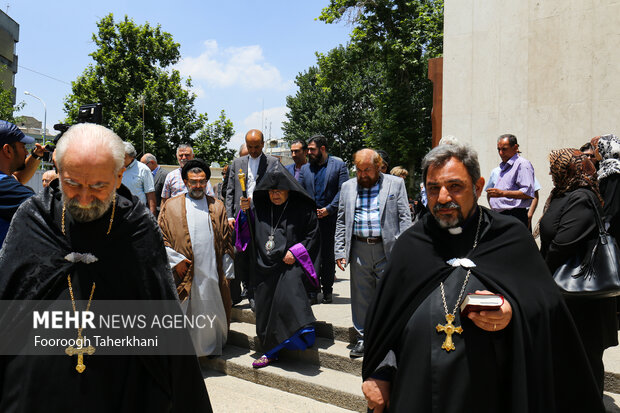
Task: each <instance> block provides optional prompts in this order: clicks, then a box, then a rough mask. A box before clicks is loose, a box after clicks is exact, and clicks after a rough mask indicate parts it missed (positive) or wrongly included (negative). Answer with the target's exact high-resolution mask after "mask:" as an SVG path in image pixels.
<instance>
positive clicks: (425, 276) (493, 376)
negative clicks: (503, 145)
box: [363, 208, 604, 412]
mask: <svg viewBox="0 0 620 413" xmlns="http://www.w3.org/2000/svg"><path fill="white" fill-rule="evenodd" d="M480 213H481V214H482V222H481V229H480V240H479V243H478V246H477V247H476V248H475V249H473V250H472V246H473V243H474V236H475V233H476V227H477V220H478V216H479V215H478V214H480ZM451 258H469V259H470V260H471V261H473V262H474V264H475V265H476V267H474V268H472V278H471V279H470V281H469V283H468V286H469V287H468V289H469V292H472V291H473V290H475V289H481V288H484V289H487V290H490V291H491V292H493V293H498V294H501V295H503V296H504V297H505V298H506V299H507V300H508V301H509V302H510V304H511V306H512V311H513V315H512V320H511V322H510V324H509V325H508V327H506V328H505V329H504V330H501V331H498V332H487V331H484V330H482V329H479V328H478V327H476V326H475V325H474V324H473V322H471V321H470V320H468V319H458V318H457V320H456V321H455V324H456V325H462V327H463V333H462V334H460V335H459V334H454V335H453V338H454V343H455V347H456V350H455V351H454V352H449V353H448V352H446V351H445V350H442V349H441V348H440V347H441V343H442V342H443V340H444V338H445V334H443V333H438V332H437V331H436V326H437V324H445V311H444V309H443V300H442V298H441V292H440V282H441V281H444V282H445V289H446V302H447V305H448V309H449V311H450V312H451V311H452V310H453V308H454V307H453V306H454V305H455V302H456V300H457V298H458V295H459V291H460V289H461V286H462V285H463V280H464V274H465V272H466V270H465V269H464V268H456V269H454V268H453V267H451V266H450V265H448V264H447V263H446V261H447V260H450V259H451ZM457 313H458V310H457ZM366 324H367V326H368V327H367V333H366V340H365V354H364V365H363V377H364V379H367V378H368V377H370V376H372V375H373V374H376V372H377V368H378V367H379V366H380V364H382V361H383V360H384V358H385V357H386V355H387V354H388V352H389V351H390V350H392V351H393V352H394V354H395V356H396V365H397V369H396V372H395V374H394V376H393V378H392V393H391V400H393V401H394V403H395V405H392V407H391V409H392V410H391V411H414V410H416V411H417V410H419V411H441V412H471V411H476V412H497V411H503V412H560V411H588V412H594V411H604V408H603V404H602V401H601V399H600V396H599V395H598V393H597V389H596V384H595V382H594V378H593V376H592V372H591V370H590V367H589V365H588V362H587V359H586V356H585V353H584V350H583V346H582V344H581V342H580V340H579V337H578V335H577V332H576V329H575V326H574V324H573V322H572V319H571V318H570V316H569V314H568V311H567V309H566V305H565V304H564V301H563V299H562V297H561V295H560V294H559V292H558V290H557V287H556V286H555V284H554V283H553V281H552V278H551V275H550V274H549V271H548V269H547V267H546V265H545V263H544V261H543V260H542V258H541V257H540V254H539V253H538V250H537V248H536V244H535V243H534V241H533V239H532V237H531V235H530V234H529V233H528V232H527V230H526V229H525V228H524V227H523V226H521V225H519V224H518V222H517V221H515V220H514V219H513V218H511V217H504V216H501V215H499V214H497V213H494V212H492V211H490V210H488V209H486V208H479V209H478V212H476V214H474V216H473V217H471V218H470V219H469V220H468V221H467V223H466V224H465V225H464V227H463V232H462V233H461V234H460V235H452V234H450V233H449V232H448V231H446V230H444V229H441V228H440V227H439V226H438V225H437V223H436V221H435V219H434V218H433V217H432V215H430V214H429V215H427V216H425V217H424V219H422V220H421V221H420V222H418V223H417V224H416V225H415V226H414V227H412V228H410V229H409V230H408V231H406V232H405V233H404V234H402V235H401V236H400V237H399V239H398V240H397V242H396V245H395V246H394V249H393V252H392V260H391V262H390V264H389V267H388V269H387V271H386V274H385V275H384V278H383V280H382V281H381V282H380V284H379V287H378V291H377V294H376V295H375V299H374V301H373V304H372V305H371V310H370V312H369V314H368V318H367V320H366Z"/></svg>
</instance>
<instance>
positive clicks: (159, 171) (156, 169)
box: [140, 153, 168, 217]
mask: <svg viewBox="0 0 620 413" xmlns="http://www.w3.org/2000/svg"><path fill="white" fill-rule="evenodd" d="M140 162H142V163H143V164H145V165H146V166H148V167H149V169H150V170H151V173H152V174H153V182H154V183H155V204H156V206H157V214H156V215H155V217H157V216H158V215H159V209H160V207H161V191H162V190H163V189H164V183H165V182H166V176H167V175H168V171H166V170H165V169H163V168H162V167H161V166H159V165H158V164H157V158H156V157H155V155H153V154H152V153H145V154H144V155H143V156H142V158H141V159H140Z"/></svg>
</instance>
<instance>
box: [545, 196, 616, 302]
mask: <svg viewBox="0 0 620 413" xmlns="http://www.w3.org/2000/svg"><path fill="white" fill-rule="evenodd" d="M589 199H590V201H591V202H592V204H593V205H594V212H595V215H596V222H597V224H598V229H599V237H598V239H597V240H596V242H595V243H594V247H593V248H592V250H591V251H587V252H586V253H585V254H584V255H583V256H578V255H575V256H573V257H571V258H570V259H568V261H566V262H565V263H564V264H562V265H561V266H560V267H559V268H558V269H557V270H555V273H554V274H553V279H554V280H555V283H556V284H557V285H558V287H560V290H561V291H562V294H563V295H564V296H565V297H579V298H606V297H615V296H617V295H620V274H619V273H618V268H619V261H618V259H620V250H619V249H618V244H617V243H616V240H615V239H614V237H613V236H611V235H609V234H608V233H607V230H606V229H605V226H604V224H603V219H602V218H601V213H600V207H599V206H598V205H597V204H595V203H594V200H593V199H592V198H591V197H589Z"/></svg>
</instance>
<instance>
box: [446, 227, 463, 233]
mask: <svg viewBox="0 0 620 413" xmlns="http://www.w3.org/2000/svg"><path fill="white" fill-rule="evenodd" d="M448 232H449V233H450V234H451V235H459V234H462V233H463V227H454V228H448Z"/></svg>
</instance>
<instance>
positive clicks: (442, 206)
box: [433, 201, 461, 212]
mask: <svg viewBox="0 0 620 413" xmlns="http://www.w3.org/2000/svg"><path fill="white" fill-rule="evenodd" d="M440 209H461V207H460V205H459V204H457V203H456V202H453V201H451V202H447V203H445V204H436V205H435V206H434V207H433V212H437V211H439V210H440Z"/></svg>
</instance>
